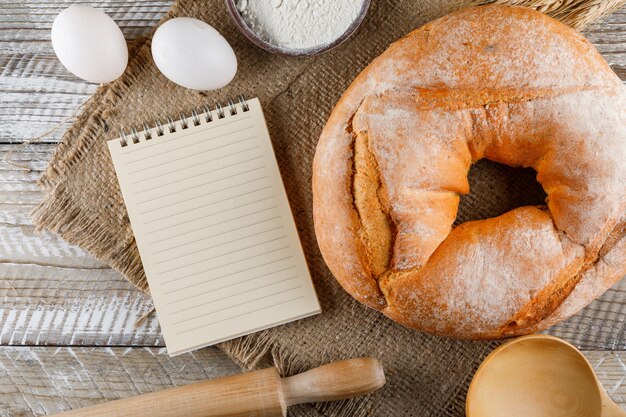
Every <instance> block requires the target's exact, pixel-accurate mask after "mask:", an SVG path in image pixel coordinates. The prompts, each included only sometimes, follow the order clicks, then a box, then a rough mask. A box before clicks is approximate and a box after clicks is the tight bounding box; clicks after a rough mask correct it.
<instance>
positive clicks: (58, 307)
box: [0, 145, 163, 346]
mask: <svg viewBox="0 0 626 417" xmlns="http://www.w3.org/2000/svg"><path fill="white" fill-rule="evenodd" d="M11 147H12V145H0V160H1V159H2V158H3V157H4V155H5V154H6V152H7V151H8V149H10V148H11ZM53 149H54V146H53V145H39V146H34V145H33V146H30V147H27V148H25V149H24V151H23V152H20V153H18V154H16V156H15V161H16V162H19V163H22V164H27V165H29V166H31V167H32V168H33V171H32V172H26V171H24V170H20V169H14V168H12V167H10V166H8V165H6V164H4V163H0V345H33V344H35V345H46V344H54V345H139V346H142V345H144V346H155V345H156V346H160V345H163V340H162V337H161V334H160V329H159V326H158V321H157V319H156V316H155V315H151V316H150V317H149V318H148V319H146V320H145V321H144V322H143V323H142V324H141V325H140V326H138V327H136V328H135V322H136V321H137V320H138V319H139V318H140V317H141V316H142V315H144V314H145V313H146V312H147V311H149V310H150V309H151V308H152V301H151V300H150V298H149V297H148V296H146V295H145V294H143V293H142V292H140V291H139V290H137V289H136V288H135V287H133V286H132V285H131V284H129V283H128V282H127V281H126V280H124V278H123V277H122V276H121V275H120V274H119V273H117V272H115V271H113V270H111V269H110V268H109V267H108V266H106V265H105V264H104V263H102V262H100V261H98V260H96V259H94V258H93V257H92V256H91V255H90V254H89V253H87V252H85V251H84V250H82V249H81V248H79V247H77V246H74V245H70V244H68V243H66V242H65V241H63V240H62V239H61V238H59V237H58V236H56V235H55V234H52V233H45V232H44V233H35V231H34V228H33V226H32V223H31V220H30V217H29V212H30V211H31V210H32V209H33V208H34V207H35V205H36V204H37V203H38V202H39V201H40V199H41V196H42V194H41V191H40V190H39V188H38V187H37V185H36V180H37V178H38V177H39V175H40V174H41V170H42V169H43V168H44V167H45V164H46V161H47V160H48V159H49V157H50V156H51V155H52V151H53Z"/></svg>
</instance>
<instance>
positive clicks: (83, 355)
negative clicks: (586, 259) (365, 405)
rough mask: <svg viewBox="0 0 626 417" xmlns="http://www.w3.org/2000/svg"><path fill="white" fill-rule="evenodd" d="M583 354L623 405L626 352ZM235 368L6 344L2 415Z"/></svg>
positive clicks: (71, 405) (194, 356)
mask: <svg viewBox="0 0 626 417" xmlns="http://www.w3.org/2000/svg"><path fill="white" fill-rule="evenodd" d="M585 355H586V356H587V358H588V359H589V361H590V363H591V364H592V366H593V367H594V369H595V371H596V373H597V374H598V377H599V379H600V382H601V383H602V384H603V386H604V387H605V389H606V390H607V392H608V393H609V395H611V397H612V398H613V400H614V401H616V402H617V403H618V404H621V405H622V406H624V405H626V384H624V383H623V380H624V375H625V374H626V366H625V363H626V353H625V352H615V353H613V352H598V351H590V352H585ZM237 372H239V370H238V368H237V367H236V366H235V365H233V364H228V362H226V361H225V360H224V357H223V354H222V353H221V352H219V351H218V350H217V349H202V350H200V351H198V352H195V353H191V354H185V355H182V356H179V357H175V358H172V359H170V358H168V357H167V355H166V353H165V352H164V349H158V348H141V349H138V348H134V349H130V348H43V347H38V348H4V349H2V350H0V399H1V401H0V417H17V416H33V415H34V416H40V415H46V414H50V413H54V412H60V411H66V410H68V409H75V408H79V407H85V406H89V405H94V404H98V403H101V402H102V401H103V400H114V399H118V398H125V397H128V396H132V395H138V394H145V393H148V392H153V391H158V390H161V389H165V388H169V387H173V386H180V385H183V384H188V383H192V382H196V381H201V380H204V379H208V378H214V377H217V376H224V375H230V374H234V373H237ZM388 374H389V375H390V377H393V373H388ZM383 389H384V388H383ZM173 415H174V414H173ZM503 417H505V416H503ZM529 417H530V416H529Z"/></svg>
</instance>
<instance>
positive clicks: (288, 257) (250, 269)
mask: <svg viewBox="0 0 626 417" xmlns="http://www.w3.org/2000/svg"><path fill="white" fill-rule="evenodd" d="M291 258H293V256H292V255H289V256H285V257H284V258H280V259H276V260H275V261H270V262H266V263H264V264H260V265H255V266H253V267H250V268H246V269H242V270H240V271H235V272H231V273H228V274H224V275H220V276H219V277H215V278H211V279H208V280H206V281H201V282H197V283H195V284H190V285H187V286H185V287H179V288H174V289H172V290H169V291H166V292H164V293H163V294H164V295H169V294H173V293H175V292H179V291H182V290H186V289H189V288H193V287H197V286H198V285H203V284H207V283H209V282H213V281H217V280H218V279H222V278H228V277H232V276H233V275H237V274H241V273H242V272H248V271H252V270H254V269H257V268H261V267H262V266H267V265H271V264H275V263H277V262H282V261H286V260H287V259H291Z"/></svg>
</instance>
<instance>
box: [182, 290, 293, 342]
mask: <svg viewBox="0 0 626 417" xmlns="http://www.w3.org/2000/svg"><path fill="white" fill-rule="evenodd" d="M302 298H304V296H303V295H301V296H300V297H295V298H291V299H289V300H285V301H281V302H280V303H274V304H271V305H269V306H265V307H261V308H257V309H255V310H251V311H247V312H245V313H241V314H237V315H236V316H232V317H228V318H226V319H222V320H216V321H213V322H211V323H205V324H202V325H200V326H197V327H194V328H192V329H187V330H183V331H182V332H177V333H176V334H183V333H189V332H191V331H194V330H198V329H201V328H203V327H207V326H211V325H213V324H218V323H222V322H225V321H228V320H232V319H236V318H239V317H242V316H246V315H248V314H252V313H257V312H259V311H263V310H267V309H268V308H272V307H277V306H280V305H283V304H287V303H290V302H292V301H296V300H300V299H302Z"/></svg>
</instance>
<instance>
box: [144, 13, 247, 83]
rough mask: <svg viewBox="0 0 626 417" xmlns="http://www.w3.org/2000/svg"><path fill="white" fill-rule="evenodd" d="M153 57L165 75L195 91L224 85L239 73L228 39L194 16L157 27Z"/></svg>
mask: <svg viewBox="0 0 626 417" xmlns="http://www.w3.org/2000/svg"><path fill="white" fill-rule="evenodd" d="M152 58H153V59H154V62H155V64H156V66H157V67H158V68H159V70H160V71H161V73H163V75H165V76H166V77H167V78H169V79H170V80H171V81H173V82H175V83H176V84H178V85H181V86H183V87H186V88H190V89H193V90H215V89H218V88H222V87H224V86H225V85H226V84H228V83H229V82H231V81H232V79H233V78H234V77H235V74H236V73H237V57H236V56H235V52H234V51H233V48H231V46H230V44H229V43H228V41H227V40H226V39H224V37H223V36H222V35H221V34H220V33H219V32H218V31H217V30H215V28H213V27H212V26H210V25H209V24H207V23H205V22H203V21H201V20H198V19H194V18H190V17H177V18H174V19H171V20H168V21H167V22H165V23H163V24H162V25H161V26H160V27H159V28H158V29H157V30H156V32H155V33H154V37H153V38H152Z"/></svg>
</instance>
